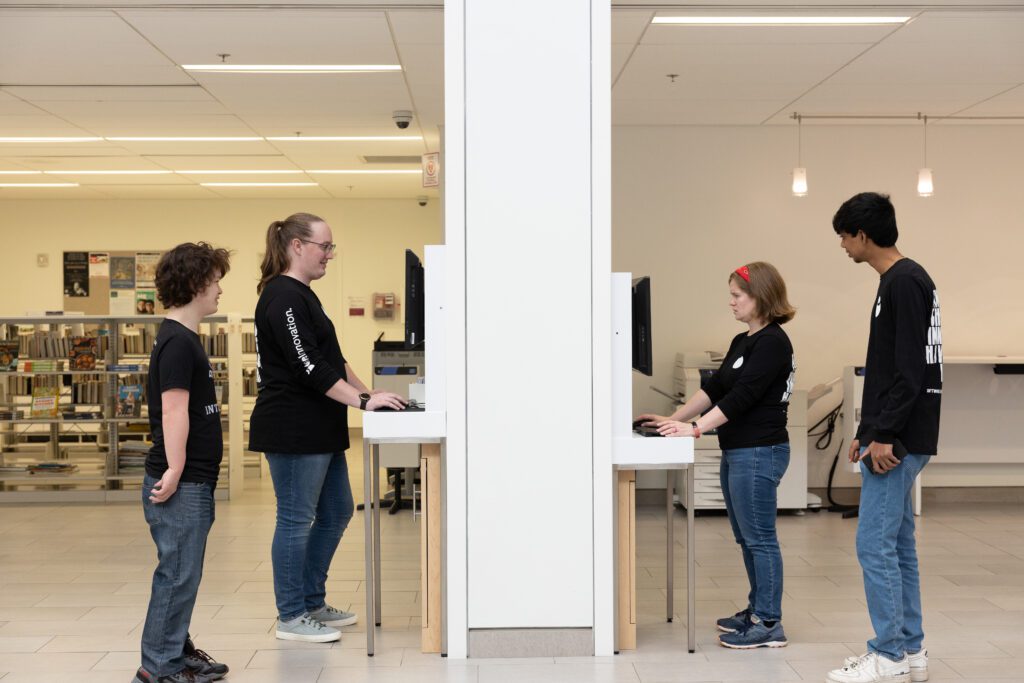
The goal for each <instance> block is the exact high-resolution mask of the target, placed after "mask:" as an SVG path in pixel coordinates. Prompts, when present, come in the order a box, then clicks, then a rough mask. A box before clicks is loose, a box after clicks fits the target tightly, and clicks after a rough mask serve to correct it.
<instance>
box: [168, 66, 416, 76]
mask: <svg viewBox="0 0 1024 683" xmlns="http://www.w3.org/2000/svg"><path fill="white" fill-rule="evenodd" d="M181 68H183V69H185V70H186V71H202V72H204V73H224V74H245V73H248V74H357V73H390V72H395V71H401V70H402V66H401V65H400V64H182V65H181Z"/></svg>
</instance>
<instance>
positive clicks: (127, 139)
mask: <svg viewBox="0 0 1024 683" xmlns="http://www.w3.org/2000/svg"><path fill="white" fill-rule="evenodd" d="M104 140H109V141H110V142H263V138H261V137H255V136H248V137H246V136H224V137H159V136H157V137H114V138H104Z"/></svg>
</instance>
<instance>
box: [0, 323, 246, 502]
mask: <svg viewBox="0 0 1024 683" xmlns="http://www.w3.org/2000/svg"><path fill="white" fill-rule="evenodd" d="M162 321H163V317H162V316H150V315H147V316H86V315H54V316H49V315H48V316H35V317H32V316H20V317H19V316H7V317H4V316H0V350H2V348H3V346H2V345H3V343H4V341H7V342H9V343H8V346H7V348H8V349H10V346H11V343H10V342H14V341H18V342H19V343H18V351H19V353H18V359H17V365H16V368H17V369H14V370H7V371H3V370H2V369H0V503H2V502H58V501H59V502H79V501H97V500H100V501H117V500H132V501H135V500H138V499H139V498H140V495H141V494H140V488H141V485H142V476H143V473H144V471H143V469H142V468H141V466H140V465H141V464H142V462H143V460H144V454H145V451H146V448H147V446H148V444H149V418H148V415H147V410H146V407H145V401H144V399H143V400H142V401H141V403H142V410H141V411H140V414H139V415H138V416H130V417H128V416H118V415H117V408H118V397H119V394H120V393H122V391H124V390H122V389H120V387H122V386H125V385H133V384H138V385H142V387H145V384H146V378H147V373H148V369H149V368H148V362H149V353H148V352H149V348H151V347H152V343H153V339H155V337H156V331H157V328H158V327H159V325H160V323H161V322H162ZM251 336H252V331H251V323H250V324H249V326H248V327H247V328H246V327H245V325H244V323H243V321H242V318H241V316H239V315H238V314H227V315H216V316H210V317H208V318H206V319H205V320H204V321H203V323H202V325H201V326H200V339H201V340H202V341H203V343H204V346H205V348H206V349H207V352H208V353H209V355H210V357H211V358H210V360H211V363H212V364H213V366H214V380H215V382H216V383H217V385H218V387H223V389H218V393H219V395H220V396H221V397H222V401H221V403H222V416H223V419H224V421H225V430H224V436H225V448H224V461H223V463H222V465H221V476H220V482H219V484H218V487H217V497H218V498H230V497H235V496H237V495H239V494H241V492H242V488H243V486H244V467H245V458H246V455H245V450H244V441H243V438H244V434H245V426H244V421H245V420H246V419H247V415H248V412H249V411H251V403H250V404H249V409H248V410H246V408H245V405H246V400H244V399H245V398H246V397H244V396H243V393H244V386H245V385H244V383H243V365H244V364H251V365H253V366H254V365H255V354H252V356H251V359H248V358H247V359H244V360H243V348H245V347H246V345H251V344H253V342H252V341H251V340H250V339H243V337H251ZM74 337H95V338H96V339H98V340H99V341H98V342H97V352H96V367H95V369H92V368H90V369H86V370H82V369H75V370H72V369H70V362H69V357H68V355H67V354H68V353H69V350H70V348H69V347H70V346H71V345H72V342H71V341H70V340H71V339H72V338H74ZM37 386H49V387H53V388H55V389H56V397H57V398H56V400H57V415H56V416H48V417H39V416H35V417H33V416H32V404H33V391H32V390H33V388H34V387H37ZM122 398H123V396H122ZM75 415H78V416H79V417H75Z"/></svg>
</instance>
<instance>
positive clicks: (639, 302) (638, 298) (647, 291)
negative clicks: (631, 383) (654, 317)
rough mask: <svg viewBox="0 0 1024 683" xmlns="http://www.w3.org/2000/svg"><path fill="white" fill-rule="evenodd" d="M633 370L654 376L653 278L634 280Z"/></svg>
mask: <svg viewBox="0 0 1024 683" xmlns="http://www.w3.org/2000/svg"><path fill="white" fill-rule="evenodd" d="M633 369H634V370H636V371H637V372H642V373H643V374H645V375H647V376H648V377H651V376H652V375H654V353H653V351H652V350H651V278H649V277H639V278H637V279H635V280H633Z"/></svg>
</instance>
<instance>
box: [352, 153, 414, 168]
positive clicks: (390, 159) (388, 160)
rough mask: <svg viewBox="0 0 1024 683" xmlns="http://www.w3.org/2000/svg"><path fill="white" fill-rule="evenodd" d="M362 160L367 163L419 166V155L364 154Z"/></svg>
mask: <svg viewBox="0 0 1024 683" xmlns="http://www.w3.org/2000/svg"><path fill="white" fill-rule="evenodd" d="M361 158H362V160H363V161H364V162H365V163H367V164H416V165H417V166H419V164H420V163H421V159H420V157H419V156H412V155H394V156H364V157H361Z"/></svg>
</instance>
